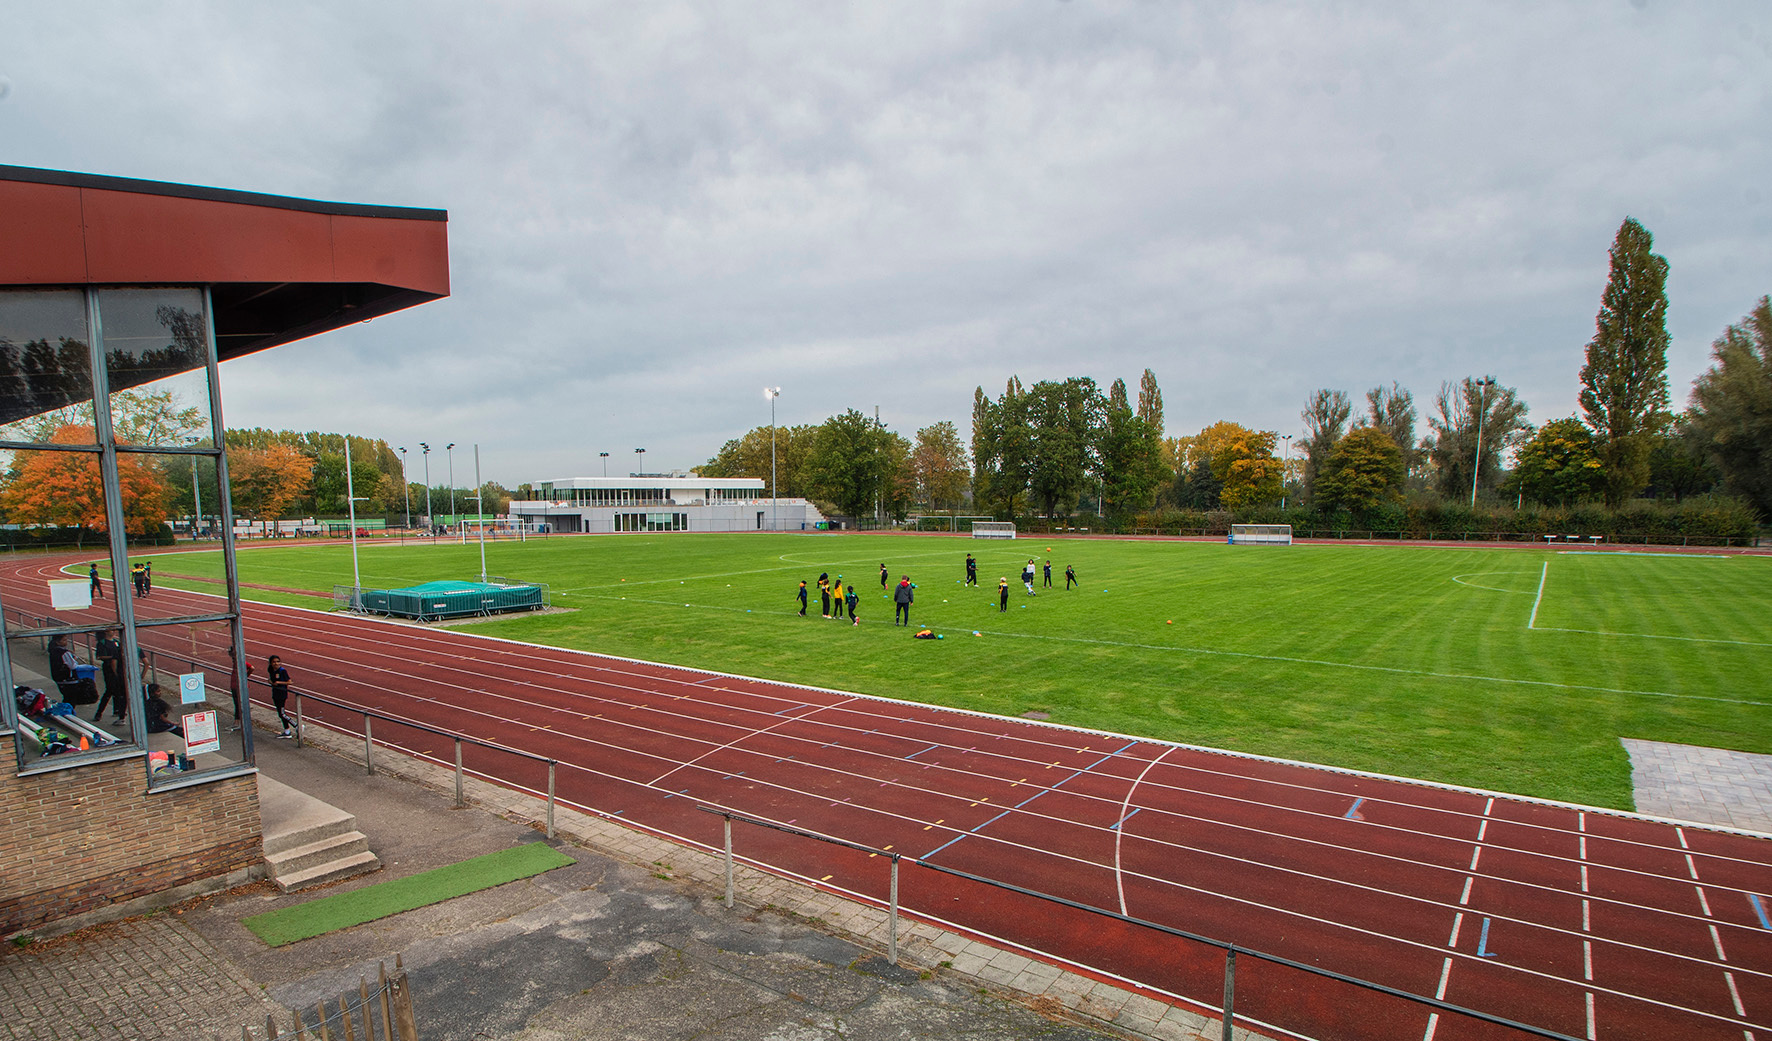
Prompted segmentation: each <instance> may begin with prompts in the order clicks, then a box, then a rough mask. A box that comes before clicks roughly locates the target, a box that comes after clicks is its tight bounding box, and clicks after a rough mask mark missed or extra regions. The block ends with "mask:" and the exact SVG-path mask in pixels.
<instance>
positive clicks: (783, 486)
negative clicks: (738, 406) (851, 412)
mask: <svg viewBox="0 0 1772 1041" xmlns="http://www.w3.org/2000/svg"><path fill="white" fill-rule="evenodd" d="M818 429H819V428H818V427H817V426H815V425H813V424H811V423H806V424H802V425H800V426H792V427H784V426H778V427H776V428H775V486H776V488H777V489H779V491H780V494H781V496H782V497H783V498H790V499H791V498H804V497H805V496H806V494H807V493H808V491H809V488H808V484H807V469H806V463H807V460H808V459H810V458H811V456H812V447H813V445H814V443H815V442H816V441H817V439H818ZM769 433H770V431H769V428H768V427H766V426H763V427H756V428H754V429H752V430H749V431H747V432H746V433H745V435H744V436H743V437H739V438H734V439H733V440H731V441H728V442H726V443H725V444H724V445H722V446H721V447H720V451H719V454H717V455H715V456H714V457H713V458H712V459H709V460H708V461H707V463H706V464H704V465H703V466H702V467H700V469H699V470H698V471H697V472H698V473H700V474H701V475H702V476H703V477H755V478H758V479H759V480H761V481H763V482H764V485H765V487H767V486H768V482H769V451H770V445H769Z"/></svg>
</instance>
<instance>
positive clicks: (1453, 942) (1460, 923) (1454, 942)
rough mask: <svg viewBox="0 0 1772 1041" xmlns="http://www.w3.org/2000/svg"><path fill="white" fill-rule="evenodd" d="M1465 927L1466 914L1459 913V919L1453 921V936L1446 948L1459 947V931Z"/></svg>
mask: <svg viewBox="0 0 1772 1041" xmlns="http://www.w3.org/2000/svg"><path fill="white" fill-rule="evenodd" d="M1463 927H1464V912H1463V911H1460V912H1458V915H1457V917H1455V918H1453V919H1452V936H1451V937H1450V938H1449V939H1448V940H1447V941H1446V946H1448V947H1457V946H1458V930H1459V929H1461V928H1463Z"/></svg>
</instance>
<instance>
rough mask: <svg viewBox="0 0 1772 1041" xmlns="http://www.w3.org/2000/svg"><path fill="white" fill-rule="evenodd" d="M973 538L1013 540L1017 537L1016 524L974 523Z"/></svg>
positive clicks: (1009, 522) (1005, 522)
mask: <svg viewBox="0 0 1772 1041" xmlns="http://www.w3.org/2000/svg"><path fill="white" fill-rule="evenodd" d="M972 537H973V538H975V539H1013V538H1014V537H1015V522H1014V521H973V522H972Z"/></svg>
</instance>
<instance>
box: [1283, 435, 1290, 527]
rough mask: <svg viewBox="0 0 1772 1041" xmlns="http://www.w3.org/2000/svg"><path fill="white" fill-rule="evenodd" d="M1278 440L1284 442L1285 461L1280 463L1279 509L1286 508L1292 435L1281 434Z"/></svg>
mask: <svg viewBox="0 0 1772 1041" xmlns="http://www.w3.org/2000/svg"><path fill="white" fill-rule="evenodd" d="M1280 440H1282V441H1284V442H1286V461H1285V462H1284V463H1282V464H1280V510H1281V512H1285V509H1286V478H1287V477H1288V476H1289V475H1290V472H1291V470H1292V435H1291V434H1281V435H1280Z"/></svg>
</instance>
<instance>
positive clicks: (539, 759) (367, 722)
mask: <svg viewBox="0 0 1772 1041" xmlns="http://www.w3.org/2000/svg"><path fill="white" fill-rule="evenodd" d="M260 682H265V683H268V681H264V680H261V681H260ZM291 696H292V697H293V698H294V700H295V746H296V747H297V748H300V747H301V746H302V730H303V728H304V727H305V726H306V725H307V717H306V715H305V714H304V713H303V712H302V701H303V700H304V699H306V700H310V701H318V702H320V703H321V704H322V705H329V706H331V707H333V708H337V709H343V710H344V711H346V712H355V713H357V714H358V715H360V716H362V717H363V769H364V771H365V772H366V773H368V774H369V775H370V776H374V775H375V727H374V723H373V720H377V719H379V720H381V721H383V722H384V723H393V724H395V725H396V726H403V727H411V728H412V729H414V730H418V731H421V732H423V733H427V734H432V735H435V736H437V737H446V738H449V739H450V740H451V741H453V742H454V743H455V805H457V806H466V805H467V801H466V797H465V796H464V794H463V792H462V780H463V776H464V774H465V773H473V774H475V775H476V776H479V777H485V778H487V779H489V780H495V781H496V780H498V778H496V777H492V776H491V775H489V774H485V773H481V772H479V771H472V770H469V771H464V770H463V768H462V760H461V747H462V745H463V744H469V745H473V746H475V747H476V748H485V749H488V750H490V751H494V752H503V753H505V754H508V755H514V756H517V757H518V758H520V759H528V760H530V761H531V762H536V763H545V764H547V768H548V790H547V804H548V817H547V834H548V838H550V839H551V838H553V837H554V806H555V797H554V779H555V773H556V770H557V768H558V766H559V763H560V761H559V760H558V759H550V758H548V757H547V756H544V755H536V754H535V753H534V752H525V751H523V750H522V749H521V748H512V747H510V746H509V745H501V744H499V743H498V742H496V741H483V740H481V739H480V738H477V737H469V736H467V735H466V734H458V733H456V732H454V731H452V730H444V729H442V728H441V727H434V726H430V725H429V724H426V723H420V722H417V721H415V720H411V719H405V718H403V717H400V716H394V715H389V714H387V713H385V712H377V711H375V710H374V709H369V708H365V707H363V706H362V705H353V704H350V703H349V702H344V701H337V700H334V699H332V698H329V697H326V696H324V695H321V694H314V693H302V692H297V691H292V692H291ZM315 725H317V726H323V727H326V728H327V729H328V730H333V731H335V732H337V733H347V731H343V730H340V729H339V728H337V727H334V726H330V725H328V724H326V723H324V722H319V723H316V724H315ZM389 747H398V746H393V745H390V746H389ZM401 751H402V752H405V753H407V754H410V755H415V756H417V757H419V758H421V759H431V760H432V761H433V762H434V761H436V760H435V759H434V758H433V757H432V756H429V755H426V754H424V753H423V752H417V751H412V750H410V749H401ZM506 783H510V782H506Z"/></svg>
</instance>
